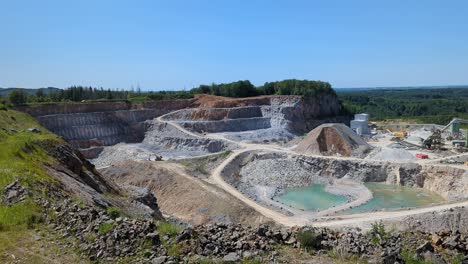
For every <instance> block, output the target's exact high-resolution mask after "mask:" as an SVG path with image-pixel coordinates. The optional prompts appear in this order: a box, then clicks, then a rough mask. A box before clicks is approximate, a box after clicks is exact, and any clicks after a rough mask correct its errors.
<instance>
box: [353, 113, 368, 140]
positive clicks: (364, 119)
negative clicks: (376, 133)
mask: <svg viewBox="0 0 468 264" xmlns="http://www.w3.org/2000/svg"><path fill="white" fill-rule="evenodd" d="M351 129H352V130H354V132H356V134H358V135H360V136H370V135H371V131H370V128H369V114H364V113H363V114H355V115H354V120H351Z"/></svg>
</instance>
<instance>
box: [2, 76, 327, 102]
mask: <svg viewBox="0 0 468 264" xmlns="http://www.w3.org/2000/svg"><path fill="white" fill-rule="evenodd" d="M324 93H327V94H329V93H332V94H335V91H334V90H333V89H332V88H331V85H330V84H329V83H327V82H322V81H309V80H295V79H291V80H283V81H278V82H267V83H265V84H264V85H262V86H258V87H256V86H254V85H253V84H252V83H251V82H250V81H248V80H240V81H236V82H231V83H221V84H215V83H213V84H211V85H200V86H199V87H196V88H193V89H191V90H189V91H185V90H179V91H157V92H152V91H151V92H142V91H141V90H140V89H139V88H138V89H137V91H136V92H135V91H134V90H133V89H132V90H130V91H128V90H112V89H103V88H95V87H86V86H71V87H69V88H67V89H63V90H62V89H58V90H56V91H49V92H46V90H45V89H37V90H36V92H35V93H34V94H31V93H27V92H25V91H24V90H23V89H15V90H13V91H12V92H10V93H9V94H8V100H9V102H10V103H11V104H13V105H23V104H27V103H48V102H67V101H70V102H81V101H96V100H108V101H109V100H130V101H138V100H140V101H144V100H167V99H188V98H193V96H194V95H195V94H211V95H218V96H225V97H236V98H241V97H251V96H259V95H302V96H307V97H311V96H320V95H322V94H324Z"/></svg>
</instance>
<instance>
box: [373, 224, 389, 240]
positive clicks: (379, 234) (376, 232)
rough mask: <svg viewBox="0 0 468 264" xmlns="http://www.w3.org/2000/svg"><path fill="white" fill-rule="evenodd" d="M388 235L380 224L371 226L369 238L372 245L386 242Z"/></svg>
mask: <svg viewBox="0 0 468 264" xmlns="http://www.w3.org/2000/svg"><path fill="white" fill-rule="evenodd" d="M388 236H389V233H388V232H387V231H386V230H385V225H384V224H383V223H382V221H380V222H378V223H377V222H375V223H373V224H372V230H371V231H370V237H371V241H372V244H374V245H377V244H379V243H382V242H383V241H385V240H387V239H388Z"/></svg>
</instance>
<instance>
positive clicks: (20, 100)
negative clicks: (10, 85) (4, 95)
mask: <svg viewBox="0 0 468 264" xmlns="http://www.w3.org/2000/svg"><path fill="white" fill-rule="evenodd" d="M8 100H9V101H10V103H11V104H12V105H24V104H26V102H27V100H28V95H27V94H26V92H25V91H24V90H23V89H15V90H13V91H11V92H10V93H9V94H8Z"/></svg>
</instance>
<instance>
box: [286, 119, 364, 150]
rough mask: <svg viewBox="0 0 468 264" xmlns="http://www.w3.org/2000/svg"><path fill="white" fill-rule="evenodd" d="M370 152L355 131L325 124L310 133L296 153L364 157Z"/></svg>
mask: <svg viewBox="0 0 468 264" xmlns="http://www.w3.org/2000/svg"><path fill="white" fill-rule="evenodd" d="M369 150H370V146H369V144H367V143H366V142H365V141H364V140H363V139H362V138H361V137H359V136H358V135H357V134H356V133H354V131H353V130H352V129H351V128H349V127H347V126H345V125H344V124H336V123H329V124H323V125H321V126H319V127H317V128H315V129H314V130H312V131H310V132H309V133H308V134H307V136H306V137H305V138H304V139H302V140H301V141H300V142H299V144H298V146H297V147H296V148H295V151H297V152H299V153H303V154H315V155H341V156H347V157H350V156H354V157H362V156H364V155H365V154H366V153H367V152H368V151H369Z"/></svg>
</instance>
